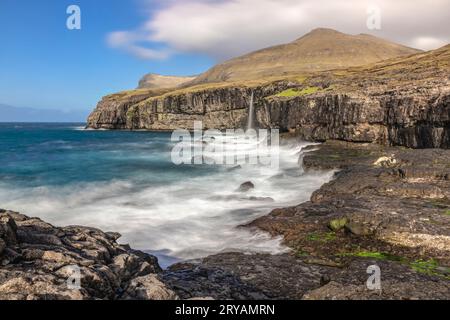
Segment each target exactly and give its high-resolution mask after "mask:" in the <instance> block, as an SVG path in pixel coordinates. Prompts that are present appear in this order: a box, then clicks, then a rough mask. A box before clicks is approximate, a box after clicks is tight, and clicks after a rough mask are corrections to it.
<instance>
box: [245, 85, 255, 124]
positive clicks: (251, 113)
mask: <svg viewBox="0 0 450 320" xmlns="http://www.w3.org/2000/svg"><path fill="white" fill-rule="evenodd" d="M253 98H254V93H253V90H252V94H251V96H250V107H249V109H248V123H247V130H249V129H252V128H253V117H254V115H255V110H254V106H253Z"/></svg>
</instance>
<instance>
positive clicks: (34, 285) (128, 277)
mask: <svg viewBox="0 0 450 320" xmlns="http://www.w3.org/2000/svg"><path fill="white" fill-rule="evenodd" d="M119 237H120V235H119V234H117V233H108V232H106V233H105V232H102V231H100V230H98V229H94V228H87V227H80V226H71V227H65V228H57V227H54V226H52V225H50V224H48V223H46V222H44V221H42V220H40V219H37V218H29V217H27V216H25V215H22V214H18V213H15V212H11V211H5V210H0V300H4V299H6V300H10V299H11V300H16V299H20V300H38V299H39V300H40V299H57V300H59V299H64V300H67V299H76V300H81V299H83V300H84V299H155V300H158V299H174V298H176V295H175V294H174V292H173V291H171V290H170V289H168V288H167V287H166V286H165V285H164V284H163V283H162V282H161V281H159V280H158V278H159V274H160V273H161V268H160V267H159V265H158V262H157V259H156V258H155V257H153V256H151V255H148V254H145V253H143V252H140V251H136V250H133V249H131V248H130V247H129V246H127V245H119V244H118V243H117V242H116V240H117V239H118V238H119ZM77 268H78V269H77ZM77 272H79V275H80V282H79V285H80V286H79V287H78V286H77V282H76V280H74V279H75V277H77V276H76V275H77ZM68 280H73V281H69V282H68ZM68 283H69V284H68Z"/></svg>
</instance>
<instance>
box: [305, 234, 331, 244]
mask: <svg viewBox="0 0 450 320" xmlns="http://www.w3.org/2000/svg"><path fill="white" fill-rule="evenodd" d="M306 239H307V240H308V241H317V242H322V243H326V242H329V241H333V240H335V239H336V233H334V232H326V233H318V232H313V233H310V234H308V235H307V236H306Z"/></svg>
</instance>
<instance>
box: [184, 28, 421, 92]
mask: <svg viewBox="0 0 450 320" xmlns="http://www.w3.org/2000/svg"><path fill="white" fill-rule="evenodd" d="M418 52H420V51H419V50H416V49H412V48H408V47H405V46H402V45H399V44H396V43H393V42H390V41H387V40H383V39H380V38H377V37H374V36H371V35H367V34H359V35H348V34H344V33H341V32H338V31H335V30H332V29H325V28H319V29H315V30H313V31H311V32H310V33H308V34H306V35H304V36H303V37H301V38H299V39H297V40H295V41H294V42H291V43H288V44H283V45H278V46H274V47H270V48H266V49H262V50H259V51H255V52H252V53H249V54H247V55H244V56H241V57H237V58H234V59H231V60H229V61H226V62H224V63H221V64H218V65H216V66H215V67H213V68H212V69H210V70H208V71H206V72H205V73H203V74H201V75H200V76H198V77H197V78H196V79H195V80H193V81H191V82H189V83H188V85H195V84H201V83H211V82H223V81H240V80H252V79H259V78H263V77H273V76H283V75H286V74H292V73H302V72H312V71H321V70H330V69H336V68H343V67H352V66H359V65H364V64H369V63H373V62H376V61H381V60H385V59H390V58H395V57H400V56H406V55H411V54H415V53H418Z"/></svg>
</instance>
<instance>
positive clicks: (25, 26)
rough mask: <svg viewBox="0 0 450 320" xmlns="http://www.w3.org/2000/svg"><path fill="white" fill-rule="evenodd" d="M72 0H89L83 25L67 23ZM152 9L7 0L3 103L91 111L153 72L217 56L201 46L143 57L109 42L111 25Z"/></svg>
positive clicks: (115, 0)
mask: <svg viewBox="0 0 450 320" xmlns="http://www.w3.org/2000/svg"><path fill="white" fill-rule="evenodd" d="M71 4H76V5H79V6H80V8H81V14H82V16H81V18H82V20H81V21H82V29H81V30H68V29H67V28H66V20H67V17H68V15H67V14H66V9H67V7H68V6H69V5H71ZM155 8H156V6H155ZM147 16H148V12H147V11H146V10H143V8H142V1H138V0H129V1H124V0H0V30H1V31H0V43H1V48H0V70H1V71H0V104H7V105H12V106H22V107H32V108H50V109H62V110H71V109H72V110H73V109H75V110H86V111H89V110H91V109H92V108H93V107H94V106H95V104H96V103H97V101H98V100H99V99H100V98H101V97H102V96H104V95H106V94H109V93H113V92H117V91H120V90H124V89H131V88H134V87H136V86H137V82H138V80H139V78H140V77H141V76H142V75H143V74H145V73H147V72H156V73H162V74H179V75H191V74H196V73H200V72H202V71H204V70H205V69H207V68H208V67H209V66H211V65H212V64H213V61H212V59H210V58H208V57H206V56H204V55H199V54H196V55H194V54H176V55H174V56H171V57H170V58H168V59H166V60H154V61H152V60H143V59H139V58H136V57H135V56H132V55H129V54H127V53H126V52H124V51H121V50H117V49H114V48H111V47H110V46H108V44H107V41H106V38H107V35H108V34H109V33H110V32H113V31H114V30H122V29H133V28H136V27H138V26H139V24H140V23H142V22H143V21H144V20H145V19H146V18H147ZM152 45H154V46H155V47H157V46H158V44H148V46H150V47H151V46H152Z"/></svg>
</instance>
